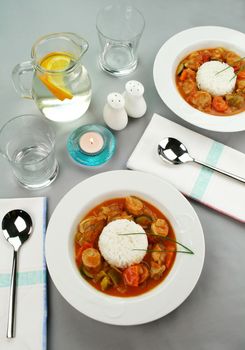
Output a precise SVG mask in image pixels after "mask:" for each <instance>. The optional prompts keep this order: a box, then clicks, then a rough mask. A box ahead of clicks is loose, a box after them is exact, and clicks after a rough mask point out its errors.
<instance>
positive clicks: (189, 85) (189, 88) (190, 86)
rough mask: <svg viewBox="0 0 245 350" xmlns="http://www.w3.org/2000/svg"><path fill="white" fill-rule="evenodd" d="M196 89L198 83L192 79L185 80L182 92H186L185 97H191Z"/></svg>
mask: <svg viewBox="0 0 245 350" xmlns="http://www.w3.org/2000/svg"><path fill="white" fill-rule="evenodd" d="M196 88H197V87H196V83H195V82H194V81H193V80H191V79H187V80H185V81H184V82H183V84H182V90H183V91H184V93H185V95H190V94H191V93H192V92H194V91H195V90H196Z"/></svg>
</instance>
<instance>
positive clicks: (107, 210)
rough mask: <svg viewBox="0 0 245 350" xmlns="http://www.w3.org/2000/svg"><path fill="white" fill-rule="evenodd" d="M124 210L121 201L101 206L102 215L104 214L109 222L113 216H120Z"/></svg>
mask: <svg viewBox="0 0 245 350" xmlns="http://www.w3.org/2000/svg"><path fill="white" fill-rule="evenodd" d="M122 212H123V205H122V204H121V203H112V204H110V205H107V206H106V207H102V208H101V212H100V215H103V216H104V217H105V218H106V220H107V221H108V222H110V221H112V220H113V218H115V217H118V216H120V215H121V214H122Z"/></svg>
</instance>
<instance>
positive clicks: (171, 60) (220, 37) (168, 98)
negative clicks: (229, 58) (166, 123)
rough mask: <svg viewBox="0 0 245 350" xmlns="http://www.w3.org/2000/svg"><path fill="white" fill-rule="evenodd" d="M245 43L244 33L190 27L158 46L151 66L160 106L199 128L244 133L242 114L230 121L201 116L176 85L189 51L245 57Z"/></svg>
mask: <svg viewBox="0 0 245 350" xmlns="http://www.w3.org/2000/svg"><path fill="white" fill-rule="evenodd" d="M210 38H211V39H210ZM244 43H245V34H244V33H242V32H239V31H237V30H234V29H230V28H226V27H219V26H200V27H193V28H189V29H186V30H183V31H181V32H179V33H177V34H175V35H173V36H172V37H171V38H170V39H168V40H167V41H166V42H165V43H164V44H163V45H162V46H161V48H160V49H159V51H158V53H157V55H156V57H155V61H154V65H153V79H154V83H155V87H156V89H157V92H158V94H159V96H160V97H161V99H162V100H163V102H164V103H165V104H166V105H167V107H168V108H170V109H171V110H172V111H173V112H174V113H175V114H176V115H177V116H178V117H180V118H182V119H184V120H185V121H187V122H189V123H191V124H193V125H196V126H198V127H200V128H203V129H207V130H212V131H219V132H237V131H243V130H245V111H244V112H241V113H238V114H235V115H232V116H230V117H227V116H214V115H210V114H207V113H204V112H201V111H199V110H198V109H196V108H194V107H192V106H191V105H189V104H188V103H187V102H186V101H185V100H184V98H183V97H182V96H181V95H180V93H179V91H178V89H177V87H176V82H175V72H176V69H177V65H178V64H179V62H180V61H181V59H182V58H184V57H185V56H186V55H188V53H190V52H191V51H194V50H197V49H204V48H210V47H217V46H222V45H223V46H225V47H228V48H229V49H231V50H233V51H236V52H238V53H239V54H242V55H243V56H245V44H244ZM176 47H178V48H179V49H178V50H176ZM163 62H164V64H163Z"/></svg>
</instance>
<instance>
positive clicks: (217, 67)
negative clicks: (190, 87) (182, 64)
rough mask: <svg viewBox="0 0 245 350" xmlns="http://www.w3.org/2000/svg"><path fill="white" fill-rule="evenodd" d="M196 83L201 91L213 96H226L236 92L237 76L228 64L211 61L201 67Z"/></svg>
mask: <svg viewBox="0 0 245 350" xmlns="http://www.w3.org/2000/svg"><path fill="white" fill-rule="evenodd" d="M217 73H218V74H217ZM196 81H197V86H198V88H199V89H200V90H202V91H207V92H209V93H210V94H211V95H213V96H224V95H226V94H230V93H231V92H232V91H233V90H234V88H235V85H236V75H235V72H234V69H233V68H232V67H231V66H229V65H228V64H227V63H224V62H219V61H209V62H205V63H203V64H202V65H201V66H200V67H199V69H198V71H197V75H196Z"/></svg>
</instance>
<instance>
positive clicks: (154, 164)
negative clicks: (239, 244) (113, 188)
mask: <svg viewBox="0 0 245 350" xmlns="http://www.w3.org/2000/svg"><path fill="white" fill-rule="evenodd" d="M165 137H174V138H177V139H179V140H180V141H181V142H183V143H184V144H185V146H186V147H187V149H188V151H189V153H190V154H191V156H193V157H194V158H196V159H199V160H200V161H204V162H206V163H209V164H211V165H214V166H217V167H218V168H220V169H224V170H226V171H228V172H231V173H234V174H236V175H238V176H241V177H245V154H243V153H241V152H238V151H236V150H234V149H232V148H230V147H227V146H225V145H224V144H221V143H219V142H216V141H214V140H212V139H210V138H208V137H205V136H203V135H200V134H198V133H196V132H194V131H191V130H189V129H187V128H185V127H183V126H181V125H178V124H176V123H174V122H172V121H170V120H168V119H166V118H164V117H162V116H160V115H158V114H154V115H153V117H152V119H151V121H150V123H149V125H148V126H147V128H146V130H145V132H144V134H143V136H142V137H141V139H140V141H139V143H138V144H137V146H136V148H135V150H134V151H133V153H132V155H131V156H130V158H129V160H128V162H127V167H128V168H130V169H133V170H141V171H145V172H149V173H153V174H156V175H159V176H160V177H162V178H163V179H165V180H167V181H169V182H170V183H172V184H173V185H174V186H175V187H176V188H178V189H179V190H180V191H181V192H182V193H183V194H185V195H187V196H189V197H191V198H193V199H195V200H198V201H200V202H202V203H203V204H205V205H207V206H209V207H210V208H212V209H215V210H217V211H219V212H221V213H223V214H226V215H228V216H231V217H232V218H234V219H236V220H239V221H241V222H243V223H244V222H245V184H243V183H241V182H239V181H236V180H233V179H230V178H228V177H227V176H224V175H221V174H218V173H217V172H214V171H212V170H209V169H207V168H205V167H203V166H200V165H198V164H194V163H188V164H182V165H172V164H167V163H165V162H163V161H162V160H161V159H160V157H159V156H158V153H157V146H158V143H159V142H160V141H161V140H162V139H163V138H165Z"/></svg>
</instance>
